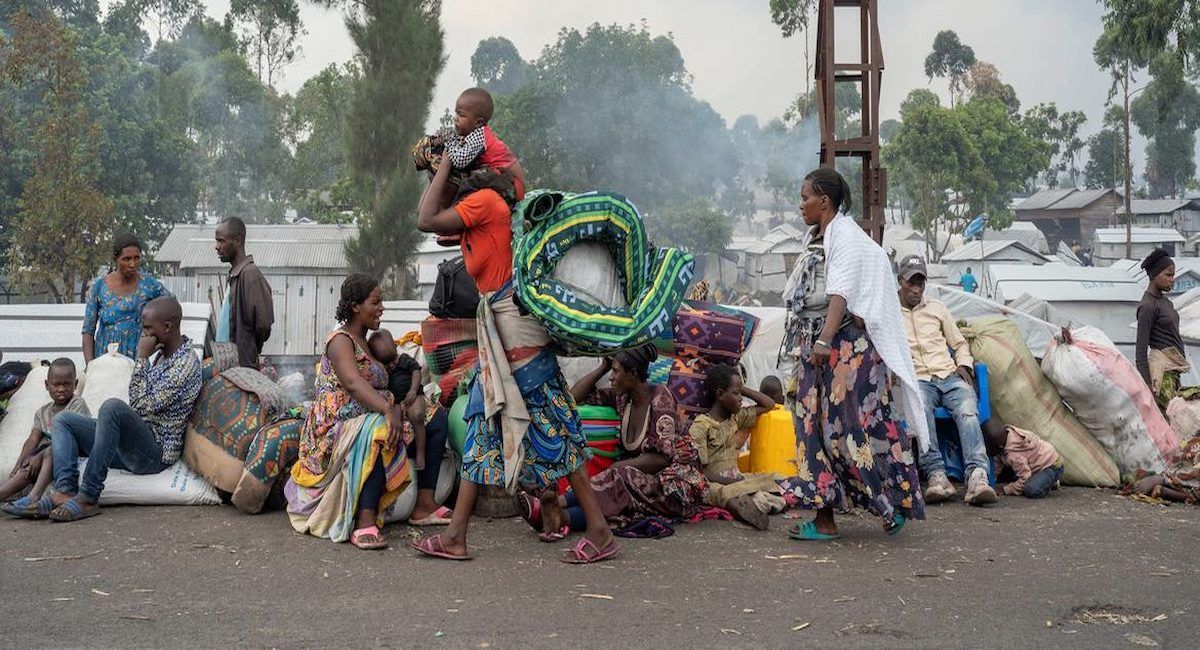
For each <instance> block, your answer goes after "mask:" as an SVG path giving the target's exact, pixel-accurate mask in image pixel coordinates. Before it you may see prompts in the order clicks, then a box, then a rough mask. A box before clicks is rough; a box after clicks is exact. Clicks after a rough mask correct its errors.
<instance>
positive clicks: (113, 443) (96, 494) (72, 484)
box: [50, 399, 169, 503]
mask: <svg viewBox="0 0 1200 650" xmlns="http://www.w3.org/2000/svg"><path fill="white" fill-rule="evenodd" d="M50 431H51V435H50V448H51V450H52V453H53V458H54V490H55V491H56V492H59V493H61V494H68V495H70V494H76V493H78V494H79V495H80V496H82V497H83V498H84V499H87V500H88V501H91V502H93V503H95V502H96V501H98V500H99V499H100V493H101V492H103V491H104V479H106V478H108V469H109V468H110V467H112V468H116V469H123V470H126V471H128V472H132V473H134V474H157V473H159V472H161V471H163V470H164V469H166V468H167V467H169V465H167V464H165V463H163V462H162V455H163V452H162V447H161V446H160V445H159V444H158V441H157V440H155V439H154V434H153V433H151V431H150V427H148V426H146V423H145V422H144V421H143V420H142V417H141V416H140V415H138V414H137V411H134V410H133V409H132V408H131V407H130V406H129V405H128V404H126V403H125V402H122V401H121V400H119V399H110V400H108V401H107V402H105V403H104V404H103V405H102V406H101V407H100V412H99V413H98V414H97V416H96V419H95V420H93V419H91V418H89V417H86V416H83V415H80V414H78V413H67V412H64V413H60V414H59V415H58V416H57V417H55V418H54V422H53V424H51V425H50ZM80 456H87V457H88V463H87V467H85V468H84V470H83V482H82V484H81V483H80V480H79V457H80Z"/></svg>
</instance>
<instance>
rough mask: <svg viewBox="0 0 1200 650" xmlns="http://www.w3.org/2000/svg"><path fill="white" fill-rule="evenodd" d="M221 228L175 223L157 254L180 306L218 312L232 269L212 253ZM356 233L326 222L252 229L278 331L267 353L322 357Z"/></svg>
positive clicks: (252, 248)
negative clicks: (182, 302)
mask: <svg viewBox="0 0 1200 650" xmlns="http://www.w3.org/2000/svg"><path fill="white" fill-rule="evenodd" d="M215 233H216V225H213V224H204V225H195V224H176V226H175V227H174V228H172V229H171V233H170V234H169V235H167V238H166V239H165V240H163V243H162V245H161V246H159V247H158V250H157V251H155V253H154V256H153V257H154V261H155V262H156V263H158V264H160V265H163V266H164V267H165V268H166V273H164V274H163V277H162V278H161V279H163V281H164V284H166V285H167V288H168V289H170V290H171V291H172V292H174V293H175V294H176V295H177V296H179V297H180V298H181V299H182V300H185V301H192V302H202V303H207V304H210V305H212V307H213V309H214V311H215V310H216V309H219V308H220V305H221V302H222V300H223V299H224V291H225V283H226V280H227V277H228V273H229V265H228V264H224V263H222V262H221V260H220V259H219V258H217V253H216V251H215V250H214V241H215V240H214V237H215ZM357 236H358V227H357V226H353V225H329V224H270V225H268V224H248V225H247V226H246V252H247V253H248V254H250V255H251V256H253V257H254V263H255V264H256V265H257V266H258V268H259V269H261V270H262V272H263V275H264V276H266V278H267V282H269V283H270V284H271V290H272V294H273V298H274V307H275V326H274V327H273V328H272V330H271V338H270V339H268V340H267V343H266V345H265V346H263V354H265V355H314V354H320V353H321V349H320V347H321V344H322V343H323V342H324V338H325V334H326V333H327V332H329V331H330V330H331V329H332V328H333V326H334V313H335V312H336V310H337V302H338V297H339V295H340V292H341V286H342V281H343V280H345V278H346V275H347V273H348V272H349V264H348V263H347V261H346V242H347V241H350V240H352V239H355V238H357Z"/></svg>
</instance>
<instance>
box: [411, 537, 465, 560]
mask: <svg viewBox="0 0 1200 650" xmlns="http://www.w3.org/2000/svg"><path fill="white" fill-rule="evenodd" d="M412 547H413V548H415V549H417V550H418V551H420V552H421V553H424V554H425V555H428V556H429V557H436V558H441V559H443V560H469V559H471V556H470V555H455V554H454V553H451V552H449V551H447V550H446V543H445V542H443V541H442V536H441V535H440V534H438V535H434V536H432V537H426V538H425V539H414V540H413V543H412Z"/></svg>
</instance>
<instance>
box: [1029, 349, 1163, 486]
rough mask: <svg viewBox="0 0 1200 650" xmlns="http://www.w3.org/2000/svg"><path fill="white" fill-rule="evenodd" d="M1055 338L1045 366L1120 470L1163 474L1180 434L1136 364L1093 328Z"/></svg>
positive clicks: (1126, 474) (1132, 473)
mask: <svg viewBox="0 0 1200 650" xmlns="http://www.w3.org/2000/svg"><path fill="white" fill-rule="evenodd" d="M1061 338H1062V337H1061V336H1060V337H1058V338H1056V339H1052V340H1051V341H1050V345H1049V346H1047V347H1046V353H1045V354H1044V355H1043V356H1042V371H1043V372H1044V373H1045V374H1046V378H1047V379H1049V380H1050V382H1051V383H1053V384H1054V386H1055V388H1057V389H1058V392H1059V394H1061V395H1062V398H1063V400H1064V401H1066V403H1067V405H1068V406H1070V407H1071V410H1072V411H1074V412H1075V416H1076V417H1078V418H1079V421H1080V422H1082V423H1083V425H1084V426H1086V427H1087V428H1088V431H1090V432H1091V433H1092V435H1093V436H1094V437H1095V438H1096V440H1097V441H1098V442H1099V443H1100V444H1101V445H1103V446H1104V448H1105V449H1106V450H1107V451H1108V453H1109V455H1110V456H1112V459H1113V461H1115V462H1116V464H1117V468H1118V469H1120V470H1121V475H1122V476H1123V477H1125V478H1127V479H1132V478H1133V477H1134V476H1136V474H1137V472H1138V470H1143V471H1146V472H1154V473H1158V472H1161V471H1163V470H1164V469H1166V468H1167V467H1168V466H1169V465H1170V464H1171V463H1172V462H1173V461H1174V459H1175V456H1176V455H1177V452H1178V448H1179V439H1178V437H1176V435H1175V432H1174V431H1172V430H1171V426H1170V425H1169V424H1167V421H1166V419H1165V418H1163V416H1162V413H1160V412H1159V410H1158V406H1157V405H1156V404H1155V403H1154V397H1153V396H1151V395H1150V389H1149V388H1147V387H1146V383H1145V382H1144V381H1142V378H1141V375H1139V374H1138V371H1137V369H1136V368H1134V366H1133V364H1131V363H1130V362H1129V360H1128V359H1126V358H1125V357H1124V356H1123V355H1122V354H1121V353H1120V352H1119V351H1118V350H1117V347H1116V346H1115V345H1113V342H1112V341H1111V340H1109V338H1108V337H1107V336H1105V335H1104V332H1101V331H1100V330H1098V329H1096V328H1094V327H1082V328H1079V329H1077V330H1074V331H1072V332H1071V333H1070V339H1069V342H1064V341H1060V340H1058V339H1061Z"/></svg>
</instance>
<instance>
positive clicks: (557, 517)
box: [538, 487, 567, 533]
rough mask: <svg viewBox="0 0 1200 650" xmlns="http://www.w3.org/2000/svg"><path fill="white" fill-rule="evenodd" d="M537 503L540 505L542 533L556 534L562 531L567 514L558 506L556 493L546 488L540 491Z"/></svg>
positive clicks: (550, 488) (552, 489)
mask: <svg viewBox="0 0 1200 650" xmlns="http://www.w3.org/2000/svg"><path fill="white" fill-rule="evenodd" d="M538 501H540V502H541V504H542V532H543V533H556V532H558V531H560V530H562V527H563V524H564V523H565V522H566V518H567V513H565V512H563V509H562V507H561V506H559V505H558V492H557V491H556V490H555V489H554V488H552V487H549V488H546V489H545V490H542V494H541V496H539V497H538Z"/></svg>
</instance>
